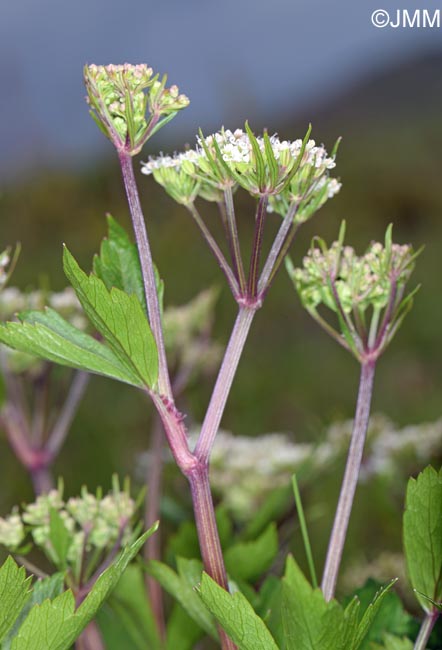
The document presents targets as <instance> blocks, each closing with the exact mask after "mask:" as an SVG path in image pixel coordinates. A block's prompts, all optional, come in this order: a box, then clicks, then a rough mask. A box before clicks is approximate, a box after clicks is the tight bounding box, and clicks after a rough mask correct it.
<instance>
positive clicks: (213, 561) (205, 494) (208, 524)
mask: <svg viewBox="0 0 442 650" xmlns="http://www.w3.org/2000/svg"><path fill="white" fill-rule="evenodd" d="M187 478H188V480H189V483H190V489H191V492H192V502H193V509H194V513H195V523H196V528H197V532H198V540H199V544H200V549H201V556H202V559H203V564H204V570H205V571H206V573H208V574H209V575H210V577H211V578H213V580H215V581H216V582H217V583H218V584H219V585H220V586H221V587H223V588H224V589H226V591H228V584H227V574H226V569H225V566H224V559H223V553H222V550H221V543H220V539H219V534H218V528H217V525H216V519H215V509H214V507H213V501H212V494H211V492H210V482H209V467H208V465H207V464H205V463H199V464H198V465H197V466H196V467H195V468H194V470H193V471H192V472H189V473H188V474H187ZM219 634H220V639H221V647H222V649H223V650H234V649H235V648H236V646H235V644H234V643H233V642H232V641H231V640H230V639H229V637H228V636H227V634H226V633H225V632H224V630H222V629H221V628H219Z"/></svg>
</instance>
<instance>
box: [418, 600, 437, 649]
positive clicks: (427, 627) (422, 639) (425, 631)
mask: <svg viewBox="0 0 442 650" xmlns="http://www.w3.org/2000/svg"><path fill="white" fill-rule="evenodd" d="M439 615H440V612H439V610H438V609H434V610H433V611H432V612H428V614H427V615H426V617H425V618H424V620H423V623H422V625H421V629H420V630H419V634H418V636H417V639H416V641H415V644H414V650H425V649H426V647H427V643H428V640H429V638H430V636H431V632H432V631H433V627H434V626H435V623H436V621H437V619H438V618H439Z"/></svg>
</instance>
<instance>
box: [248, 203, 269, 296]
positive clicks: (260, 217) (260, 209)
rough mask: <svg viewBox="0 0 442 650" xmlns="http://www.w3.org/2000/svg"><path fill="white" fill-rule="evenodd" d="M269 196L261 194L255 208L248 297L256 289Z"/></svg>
mask: <svg viewBox="0 0 442 650" xmlns="http://www.w3.org/2000/svg"><path fill="white" fill-rule="evenodd" d="M268 200H269V197H268V196H267V195H264V196H261V197H260V198H259V201H258V206H257V208H256V217H255V234H254V238H253V248H252V256H251V258H250V269H249V284H248V287H247V292H248V295H249V296H250V297H255V296H256V293H257V289H258V270H259V262H260V259H261V250H262V241H263V236H264V224H265V218H266V214H267V203H268Z"/></svg>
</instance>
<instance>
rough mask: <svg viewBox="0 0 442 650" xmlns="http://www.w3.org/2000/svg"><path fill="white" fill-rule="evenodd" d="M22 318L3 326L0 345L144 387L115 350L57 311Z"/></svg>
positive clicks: (34, 313)
mask: <svg viewBox="0 0 442 650" xmlns="http://www.w3.org/2000/svg"><path fill="white" fill-rule="evenodd" d="M19 316H20V319H21V321H22V322H21V323H12V322H10V323H2V324H0V341H1V342H2V343H4V344H5V345H9V347H11V348H15V349H16V350H20V351H22V352H27V353H28V354H33V355H35V356H37V357H40V358H42V359H47V360H48V361H53V362H54V363H59V364H60V365H63V366H68V367H70V368H78V369H80V370H86V371H88V372H93V373H96V374H99V375H104V376H105V377H110V378H112V379H118V380H119V381H122V382H124V383H127V384H132V385H133V386H141V385H142V382H141V381H140V379H139V377H138V376H137V375H136V374H135V373H134V372H133V371H132V370H131V369H130V368H127V367H126V366H125V365H124V364H123V363H121V361H120V360H119V359H118V357H117V356H116V355H115V354H114V353H113V352H112V351H111V350H109V349H108V348H107V347H106V346H105V345H103V344H102V343H100V342H99V341H96V340H95V339H94V338H92V336H89V335H88V334H85V333H84V332H81V331H80V330H77V328H75V327H74V326H73V325H71V324H70V323H68V322H67V321H66V320H64V318H62V317H61V316H60V315H59V314H57V312H55V311H54V310H53V309H49V308H46V309H45V310H44V311H41V312H40V311H27V312H23V313H21V314H20V315H19Z"/></svg>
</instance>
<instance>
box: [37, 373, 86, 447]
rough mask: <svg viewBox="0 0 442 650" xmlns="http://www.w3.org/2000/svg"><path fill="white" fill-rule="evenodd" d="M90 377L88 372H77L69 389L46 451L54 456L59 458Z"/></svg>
mask: <svg viewBox="0 0 442 650" xmlns="http://www.w3.org/2000/svg"><path fill="white" fill-rule="evenodd" d="M89 379H90V376H89V374H88V373H87V372H82V371H77V372H76V373H75V375H74V378H73V380H72V383H71V385H70V387H69V393H68V395H67V397H66V400H65V402H64V404H63V408H62V409H61V412H60V415H59V416H58V418H57V420H56V422H55V424H54V426H53V428H52V431H51V432H50V434H49V437H48V440H47V443H46V445H45V449H46V450H47V451H48V452H49V453H50V454H51V455H52V456H53V457H55V456H57V455H58V454H59V452H60V449H61V448H62V446H63V444H64V442H65V440H66V436H67V435H68V433H69V429H70V427H71V424H72V421H73V419H74V417H75V415H76V413H77V410H78V407H79V405H80V402H81V400H82V399H83V396H84V393H85V390H86V388H87V385H88V383H89Z"/></svg>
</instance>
